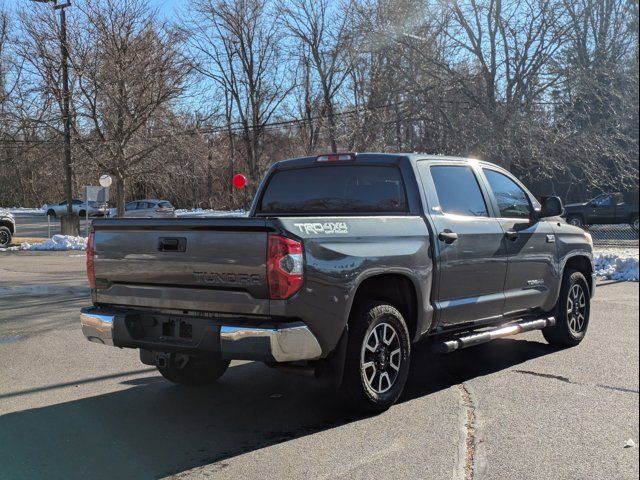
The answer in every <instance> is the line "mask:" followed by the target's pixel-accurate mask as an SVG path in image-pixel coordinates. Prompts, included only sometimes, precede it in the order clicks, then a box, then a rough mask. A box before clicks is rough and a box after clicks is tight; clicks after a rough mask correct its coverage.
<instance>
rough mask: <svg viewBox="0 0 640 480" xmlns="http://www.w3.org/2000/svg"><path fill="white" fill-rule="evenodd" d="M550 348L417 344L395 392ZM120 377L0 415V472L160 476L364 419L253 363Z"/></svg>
mask: <svg viewBox="0 0 640 480" xmlns="http://www.w3.org/2000/svg"><path fill="white" fill-rule="evenodd" d="M553 351H554V350H553V349H552V348H550V347H549V346H547V345H545V344H541V343H536V342H531V341H526V340H515V339H505V340H496V341H494V342H493V343H490V344H487V345H481V346H479V347H475V348H472V349H468V350H463V351H460V352H456V353H453V354H450V355H442V356H434V355H432V354H430V353H429V352H428V351H427V349H426V348H424V347H423V348H418V349H416V351H415V352H414V356H413V359H412V361H413V364H412V369H411V373H410V377H409V381H408V384H407V387H406V390H405V394H404V395H403V397H402V398H401V401H402V402H406V401H410V400H413V399H416V398H419V397H422V396H425V395H429V394H430V393H433V392H436V391H439V390H441V389H445V388H448V387H450V386H452V385H455V384H457V383H460V382H462V381H464V380H467V379H470V378H474V377H478V376H483V375H489V374H491V373H494V372H497V371H500V370H503V369H506V368H509V367H512V366H514V365H517V364H520V363H522V362H526V361H527V360H531V359H533V358H536V357H539V356H542V355H546V354H549V353H552V352H553ZM121 383H122V384H125V385H129V386H130V388H128V389H126V390H122V391H118V392H113V393H109V394H105V395H98V396H94V397H89V398H83V399H80V400H75V401H71V402H67V403H61V404H57V405H51V406H47V407H43V408H37V409H32V410H26V411H21V412H16V413H11V414H7V415H4V416H2V417H0V446H1V448H0V466H1V467H0V468H1V469H2V472H1V473H0V476H2V478H30V479H37V478H47V479H53V478H65V479H69V478H158V477H162V476H166V475H171V474H174V473H178V472H181V471H184V470H187V469H191V468H194V467H197V466H202V465H207V464H210V463H213V462H220V463H219V464H218V465H216V468H217V470H218V471H220V469H224V467H225V463H224V460H225V459H228V458H230V457H233V456H236V455H240V454H242V453H246V452H251V451H254V450H257V449H260V448H264V447H268V446H270V445H273V444H277V443H280V442H283V441H287V440H291V439H294V438H298V437H302V436H305V435H309V434H313V433H315V432H319V431H323V430H327V429H331V428H334V427H337V426H340V425H344V424H346V423H349V422H353V421H357V420H358V418H361V417H357V416H353V415H350V414H348V413H345V412H348V409H346V408H345V405H344V404H343V403H342V401H341V400H340V399H339V397H338V396H337V395H336V394H335V392H333V391H331V390H327V389H324V388H322V387H320V386H318V383H316V382H314V380H313V379H308V378H304V377H298V376H293V375H285V374H282V373H279V372H278V371H275V370H273V369H269V368H267V367H265V366H263V365H261V364H257V363H246V364H241V365H237V366H233V367H231V368H230V369H229V371H228V372H227V373H226V374H225V376H224V377H223V378H222V379H221V380H220V381H219V383H218V384H217V385H216V386H214V387H207V388H193V389H188V388H183V387H179V386H174V385H171V384H169V383H167V382H165V381H163V380H162V379H161V378H160V377H159V376H158V375H156V374H152V375H150V376H148V377H144V378H136V379H133V380H126V381H123V382H121ZM423 413H424V415H429V412H428V411H425V412H423ZM222 475H224V474H223V473H222Z"/></svg>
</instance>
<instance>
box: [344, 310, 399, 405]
mask: <svg viewBox="0 0 640 480" xmlns="http://www.w3.org/2000/svg"><path fill="white" fill-rule="evenodd" d="M374 332H375V333H374ZM378 332H380V335H381V336H383V341H382V342H380V341H379V337H378ZM382 332H384V333H382ZM372 340H373V341H375V342H376V343H375V344H374V343H373V341H372ZM367 341H369V343H368V347H367V343H366V342H367ZM398 349H399V350H400V351H399V352H398V353H395V352H396V351H397V350H398ZM410 356H411V342H410V341H409V331H408V329H407V325H406V323H405V321H404V318H402V314H401V313H400V312H399V311H398V310H397V309H396V308H395V307H393V306H392V305H389V304H386V303H384V302H362V303H361V304H359V305H356V306H355V307H354V311H353V313H352V315H351V317H350V319H349V336H348V341H347V354H346V359H345V366H344V377H343V382H342V389H343V391H344V393H345V394H346V395H347V397H348V399H349V400H350V402H351V403H352V405H353V406H354V407H355V408H357V409H358V410H364V411H368V412H382V411H384V410H387V409H388V408H389V407H391V405H393V404H394V403H395V402H396V401H397V400H398V398H399V397H400V395H401V394H402V391H403V390H404V385H405V383H406V381H407V375H408V374H409V364H410ZM367 364H369V366H367Z"/></svg>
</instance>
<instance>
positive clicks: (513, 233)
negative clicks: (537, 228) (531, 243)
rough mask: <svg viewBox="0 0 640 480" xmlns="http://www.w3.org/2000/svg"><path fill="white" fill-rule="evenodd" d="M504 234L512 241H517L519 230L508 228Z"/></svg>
mask: <svg viewBox="0 0 640 480" xmlns="http://www.w3.org/2000/svg"><path fill="white" fill-rule="evenodd" d="M504 236H505V237H507V238H508V239H509V240H511V241H512V242H515V241H516V240H517V239H518V232H516V231H515V230H507V231H506V232H504Z"/></svg>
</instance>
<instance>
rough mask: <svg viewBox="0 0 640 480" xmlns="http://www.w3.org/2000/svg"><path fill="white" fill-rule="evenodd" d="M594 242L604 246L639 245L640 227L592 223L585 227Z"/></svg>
mask: <svg viewBox="0 0 640 480" xmlns="http://www.w3.org/2000/svg"><path fill="white" fill-rule="evenodd" d="M585 230H587V231H588V232H589V233H590V234H591V236H592V237H593V244H594V245H597V246H603V247H638V229H637V228H635V227H633V226H631V225H629V224H625V223H622V224H619V225H590V226H588V227H585Z"/></svg>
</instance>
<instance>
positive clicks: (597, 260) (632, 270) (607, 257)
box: [593, 248, 640, 282]
mask: <svg viewBox="0 0 640 480" xmlns="http://www.w3.org/2000/svg"><path fill="white" fill-rule="evenodd" d="M593 262H594V264H595V269H596V275H598V276H599V277H603V278H606V279H608V280H627V281H630V282H637V281H638V279H639V278H640V274H639V273H638V250H637V249H632V248H608V249H596V250H595V251H594V252H593Z"/></svg>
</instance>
